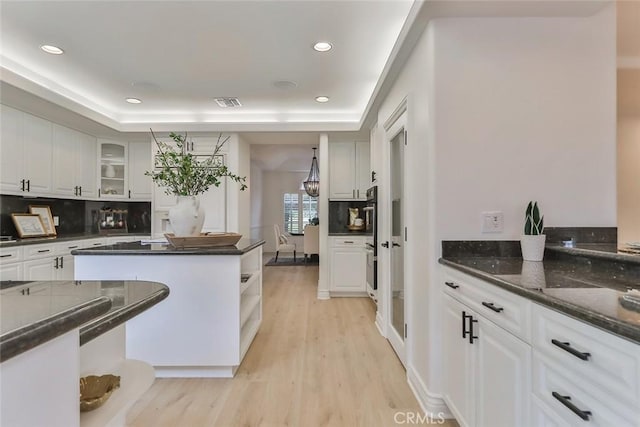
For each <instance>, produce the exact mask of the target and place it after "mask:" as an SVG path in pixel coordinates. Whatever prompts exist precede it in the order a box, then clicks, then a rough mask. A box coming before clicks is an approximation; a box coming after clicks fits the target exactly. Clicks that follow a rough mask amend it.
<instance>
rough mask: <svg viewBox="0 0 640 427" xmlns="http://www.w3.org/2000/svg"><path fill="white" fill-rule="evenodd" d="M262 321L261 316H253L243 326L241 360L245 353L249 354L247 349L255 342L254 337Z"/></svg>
mask: <svg viewBox="0 0 640 427" xmlns="http://www.w3.org/2000/svg"><path fill="white" fill-rule="evenodd" d="M260 322H261V320H260V316H257V315H256V316H251V318H250V320H249V321H248V322H247V323H245V325H244V326H243V327H242V329H241V333H240V360H242V359H243V358H244V355H245V354H247V350H249V347H250V346H251V343H252V342H253V338H254V337H255V336H256V334H257V333H258V329H259V328H260Z"/></svg>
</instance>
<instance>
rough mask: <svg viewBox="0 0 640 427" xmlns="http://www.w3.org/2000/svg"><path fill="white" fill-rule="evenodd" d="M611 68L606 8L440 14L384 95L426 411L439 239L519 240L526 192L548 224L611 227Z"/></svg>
mask: <svg viewBox="0 0 640 427" xmlns="http://www.w3.org/2000/svg"><path fill="white" fill-rule="evenodd" d="M615 63H616V62H615V9H614V8H613V6H611V7H607V8H606V9H604V10H603V11H602V12H601V13H599V14H598V15H596V16H593V17H587V18H456V19H438V20H433V21H431V22H430V23H429V25H428V27H427V30H426V31H425V32H424V33H423V35H422V36H421V39H420V40H419V42H418V44H417V45H416V47H415V48H414V51H413V53H412V54H411V57H410V58H409V60H408V62H407V64H406V65H405V67H404V69H403V70H402V72H401V74H400V76H399V77H398V79H397V81H396V82H395V84H394V86H393V88H392V90H391V92H390V93H389V95H388V96H387V97H386V99H385V100H384V102H383V103H382V105H381V108H380V109H379V112H378V120H377V121H378V128H379V130H380V129H382V128H381V126H382V124H383V123H384V122H385V121H386V120H387V119H388V118H389V116H390V115H391V113H392V112H393V111H394V109H395V108H396V107H397V106H398V104H400V102H401V101H402V99H403V98H405V97H406V98H407V106H408V126H407V130H408V134H409V143H408V146H407V152H406V160H407V163H406V172H405V173H406V174H407V178H408V180H407V188H406V194H407V197H406V208H407V214H406V215H407V216H406V224H407V227H408V231H409V240H408V242H407V243H406V245H405V256H406V260H407V271H406V275H405V280H406V283H407V286H408V289H407V292H408V294H409V295H410V298H409V299H408V301H409V307H408V314H407V316H408V323H409V331H410V332H409V333H410V338H409V340H408V342H407V345H408V355H407V375H408V376H409V380H410V381H411V382H412V385H413V386H414V388H415V389H416V390H417V394H418V395H419V397H420V400H421V401H422V403H423V404H425V405H427V408H428V409H431V410H436V411H437V410H439V409H441V406H439V403H440V401H439V400H438V397H439V396H438V393H439V392H440V391H441V379H442V378H441V370H442V368H441V358H440V351H441V343H440V324H439V320H440V316H439V309H440V296H441V291H440V289H441V288H440V280H439V274H438V271H439V267H438V264H437V258H438V257H439V255H440V245H441V240H443V239H446V240H450V239H499V240H503V239H517V238H518V236H519V235H520V232H521V231H520V229H521V226H522V219H523V216H524V208H525V205H526V203H527V202H528V201H529V200H531V199H535V200H538V201H539V202H540V204H541V206H542V209H543V213H544V214H545V219H546V224H547V225H556V226H588V225H589V226H614V225H615V224H616V198H615V192H616V181H615V180H616V178H615V177H616V169H615V168H616V163H615V125H616V118H615ZM376 144H378V145H383V147H379V148H377V149H378V150H384V143H383V142H380V141H378V142H376ZM382 163H384V157H383V158H382ZM376 167H379V166H376ZM381 170H382V171H383V172H384V173H383V175H385V174H388V167H386V169H385V168H384V167H383V168H382V169H381ZM380 178H381V180H380V184H379V185H380V188H379V191H380V197H381V208H383V209H384V206H383V205H384V203H385V200H384V197H385V194H386V192H387V190H386V188H384V187H385V186H384V182H385V180H386V179H387V177H385V176H381V177H380ZM484 210H501V211H503V212H504V218H505V230H504V232H503V233H500V234H481V233H480V217H479V216H480V212H481V211H484ZM382 232H383V235H382V236H381V237H382V239H381V240H388V234H389V227H388V226H385V225H384V224H383V227H382ZM385 234H386V236H385ZM379 253H381V255H382V256H381V258H382V259H381V260H380V262H381V263H382V265H384V262H385V256H387V255H385V252H384V250H381V251H380V252H379ZM379 259H380V257H379Z"/></svg>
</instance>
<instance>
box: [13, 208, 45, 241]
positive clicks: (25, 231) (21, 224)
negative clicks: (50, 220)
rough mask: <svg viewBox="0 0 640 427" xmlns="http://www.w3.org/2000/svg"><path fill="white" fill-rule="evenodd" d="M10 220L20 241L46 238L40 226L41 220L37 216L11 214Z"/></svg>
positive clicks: (42, 225) (41, 225) (42, 226)
mask: <svg viewBox="0 0 640 427" xmlns="http://www.w3.org/2000/svg"><path fill="white" fill-rule="evenodd" d="M11 219H12V220H13V223H14V224H15V226H16V231H17V232H18V236H19V237H20V238H21V239H23V238H27V237H45V236H47V232H46V230H45V228H44V224H42V218H41V217H40V215H38V214H30V213H12V214H11Z"/></svg>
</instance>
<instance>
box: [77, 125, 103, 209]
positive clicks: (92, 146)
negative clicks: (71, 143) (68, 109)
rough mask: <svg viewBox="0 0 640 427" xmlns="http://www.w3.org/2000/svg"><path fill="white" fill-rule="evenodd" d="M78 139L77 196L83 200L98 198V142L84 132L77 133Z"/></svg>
mask: <svg viewBox="0 0 640 427" xmlns="http://www.w3.org/2000/svg"><path fill="white" fill-rule="evenodd" d="M76 138H77V145H76V169H75V178H76V179H75V182H76V183H77V185H78V189H77V195H78V196H79V197H80V198H82V199H93V198H96V197H97V196H98V186H97V184H96V156H97V155H98V154H97V153H98V150H97V142H96V141H97V140H96V138H95V137H93V136H91V135H87V134H84V133H82V132H77V133H76Z"/></svg>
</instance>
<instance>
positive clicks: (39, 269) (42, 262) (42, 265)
mask: <svg viewBox="0 0 640 427" xmlns="http://www.w3.org/2000/svg"><path fill="white" fill-rule="evenodd" d="M55 278H56V274H55V270H54V269H53V257H48V258H42V259H35V260H30V261H25V263H24V280H55Z"/></svg>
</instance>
